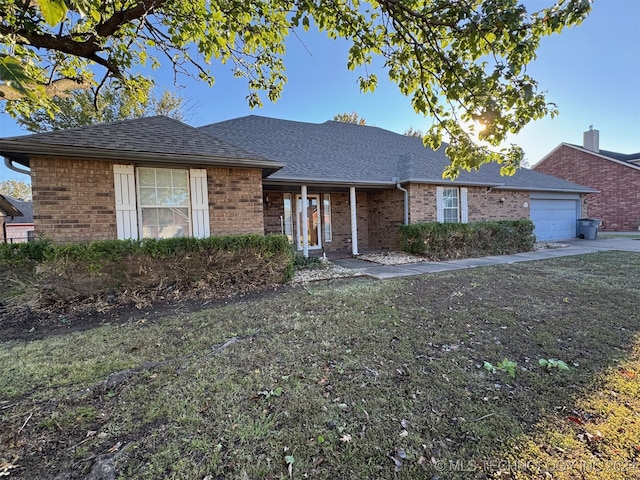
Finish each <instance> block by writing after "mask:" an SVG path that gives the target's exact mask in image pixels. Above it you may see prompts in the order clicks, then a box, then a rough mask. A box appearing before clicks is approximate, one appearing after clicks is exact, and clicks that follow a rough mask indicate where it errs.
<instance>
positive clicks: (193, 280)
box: [0, 235, 293, 300]
mask: <svg viewBox="0 0 640 480" xmlns="http://www.w3.org/2000/svg"><path fill="white" fill-rule="evenodd" d="M18 265H27V266H29V265H31V266H33V267H37V271H38V279H37V284H38V287H39V288H40V289H41V290H42V291H47V293H48V296H49V297H54V298H58V299H63V300H64V299H68V298H72V297H76V296H80V297H85V296H90V295H94V294H100V293H103V292H106V291H116V292H117V291H123V290H126V289H132V288H133V289H136V288H143V289H158V288H164V287H166V286H176V287H184V288H192V287H196V286H200V287H202V286H206V287H207V288H209V289H214V290H215V289H218V290H220V291H225V292H227V293H234V292H241V291H248V290H252V289H260V288H266V287H269V286H271V285H273V284H277V283H282V282H286V281H288V280H290V279H291V277H292V276H293V252H292V250H291V246H290V244H289V241H288V239H287V237H285V236H282V235H267V236H264V235H233V236H221V237H210V238H205V239H196V238H171V239H161V240H155V239H145V240H100V241H92V242H85V243H70V244H64V245H54V244H52V243H51V242H49V241H44V240H41V241H36V242H32V243H25V244H10V245H4V244H3V245H0V268H2V267H5V268H7V267H14V266H18Z"/></svg>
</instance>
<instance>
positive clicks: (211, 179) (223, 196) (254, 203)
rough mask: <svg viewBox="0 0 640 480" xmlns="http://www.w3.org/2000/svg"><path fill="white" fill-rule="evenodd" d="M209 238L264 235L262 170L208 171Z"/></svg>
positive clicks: (213, 169)
mask: <svg viewBox="0 0 640 480" xmlns="http://www.w3.org/2000/svg"><path fill="white" fill-rule="evenodd" d="M207 186H208V190H209V222H210V224H211V235H213V236H215V235H233V234H243V233H259V234H262V233H264V218H263V210H262V171H261V170H259V169H248V168H245V169H240V168H214V167H209V168H207Z"/></svg>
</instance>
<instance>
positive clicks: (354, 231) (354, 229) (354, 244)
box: [349, 187, 358, 255]
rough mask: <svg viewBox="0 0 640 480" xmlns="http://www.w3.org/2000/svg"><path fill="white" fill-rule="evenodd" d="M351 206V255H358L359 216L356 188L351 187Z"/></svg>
mask: <svg viewBox="0 0 640 480" xmlns="http://www.w3.org/2000/svg"><path fill="white" fill-rule="evenodd" d="M349 204H350V205H351V253H352V254H353V255H358V216H357V208H356V187H349Z"/></svg>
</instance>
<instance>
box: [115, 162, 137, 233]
mask: <svg viewBox="0 0 640 480" xmlns="http://www.w3.org/2000/svg"><path fill="white" fill-rule="evenodd" d="M113 177H114V187H115V197H116V229H117V234H118V239H119V240H126V239H134V240H135V239H137V238H138V212H137V209H136V183H135V171H134V168H133V165H114V166H113Z"/></svg>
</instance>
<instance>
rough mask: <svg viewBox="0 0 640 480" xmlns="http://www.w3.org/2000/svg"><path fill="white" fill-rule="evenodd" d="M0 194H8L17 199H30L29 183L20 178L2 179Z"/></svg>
mask: <svg viewBox="0 0 640 480" xmlns="http://www.w3.org/2000/svg"><path fill="white" fill-rule="evenodd" d="M0 195H8V196H10V197H13V198H17V199H18V200H31V184H30V183H27V182H23V181H21V180H2V181H0Z"/></svg>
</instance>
